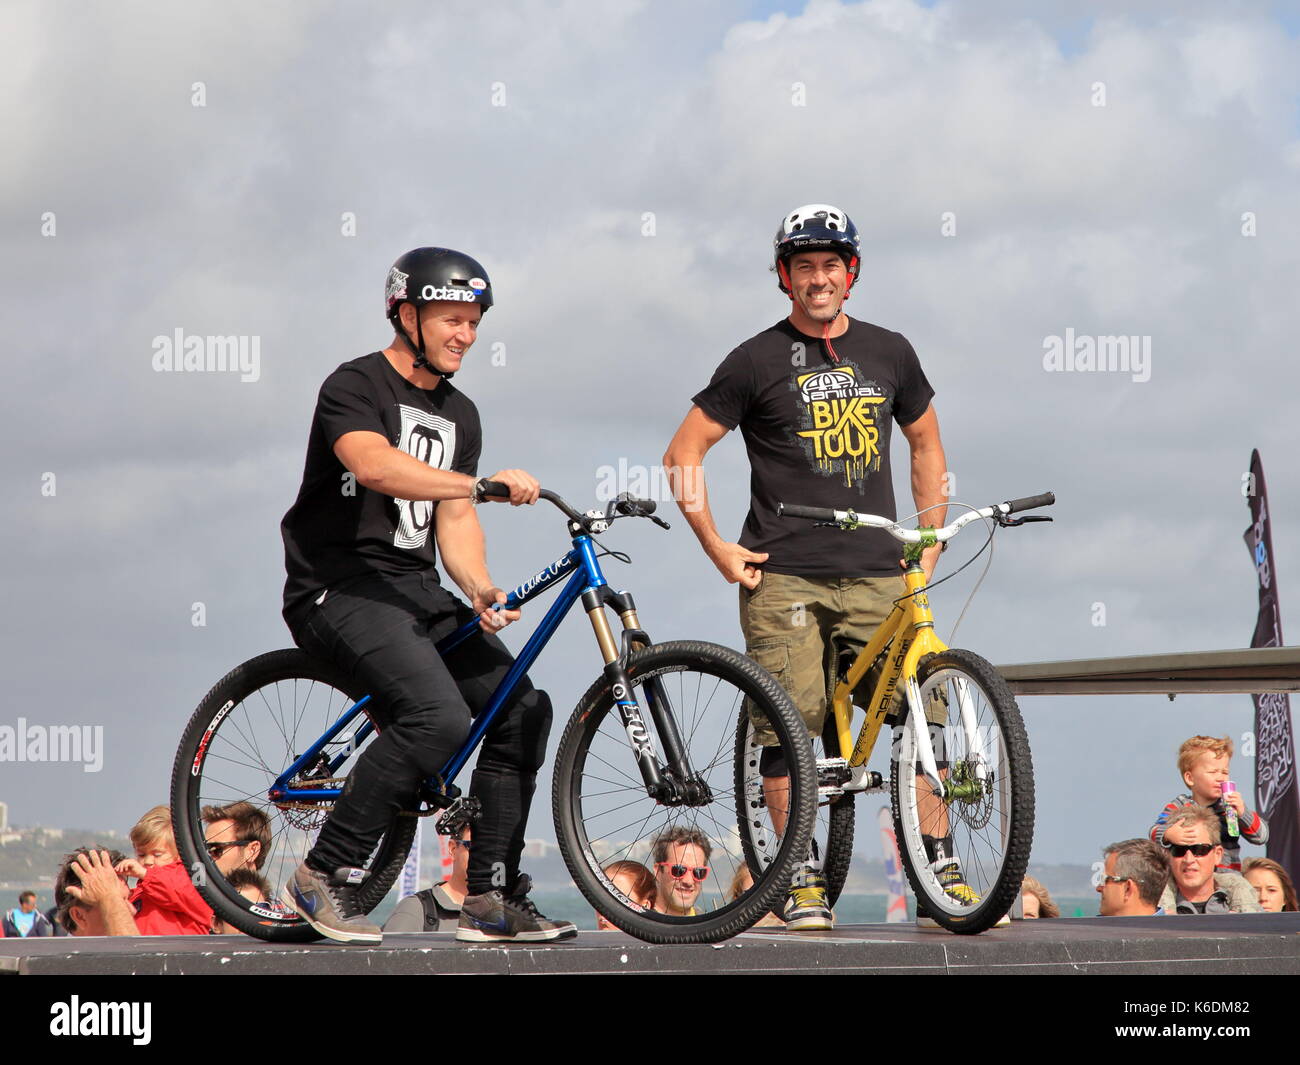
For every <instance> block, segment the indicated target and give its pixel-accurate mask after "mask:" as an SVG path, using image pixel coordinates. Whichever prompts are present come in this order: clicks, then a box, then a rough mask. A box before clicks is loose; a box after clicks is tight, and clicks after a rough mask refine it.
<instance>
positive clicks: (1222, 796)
mask: <svg viewBox="0 0 1300 1065" xmlns="http://www.w3.org/2000/svg"><path fill="white" fill-rule="evenodd" d="M1231 760H1232V740H1231V739H1230V738H1229V737H1227V736H1224V737H1222V738H1219V739H1216V738H1215V737H1213V736H1193V737H1192V738H1191V739H1189V740H1187V741H1186V742H1184V743H1183V745H1182V746H1181V747H1180V748H1179V749H1178V772H1179V773H1181V774H1182V777H1183V783H1185V784H1186V785H1187V787H1188V788H1189V789H1190V791H1189V792H1188V793H1187V794H1184V795H1179V796H1178V797H1177V798H1176V799H1174V800H1172V801H1171V802H1168V803H1166V804H1165V808H1164V809H1163V810H1161V811H1160V816H1159V817H1157V818H1156V823H1155V824H1154V825H1152V826H1151V838H1152V839H1153V840H1154V841H1155V842H1156V843H1164V842H1165V831H1166V829H1167V828H1168V825H1169V818H1170V817H1171V816H1172V815H1173V814H1174V813H1175V812H1176V811H1177V810H1179V809H1181V808H1182V807H1183V806H1187V805H1189V804H1195V805H1197V806H1204V807H1206V808H1207V809H1209V810H1212V811H1213V812H1214V814H1215V816H1216V817H1217V818H1218V821H1219V839H1220V841H1221V843H1220V846H1221V847H1222V857H1221V858H1220V859H1219V867H1218V869H1217V870H1216V872H1220V873H1240V872H1241V842H1240V840H1241V839H1245V840H1246V841H1247V842H1248V843H1260V844H1262V843H1267V842H1268V824H1267V823H1266V822H1265V820H1264V819H1263V818H1262V817H1260V816H1259V814H1258V813H1256V812H1255V811H1254V810H1248V809H1246V802H1245V800H1244V799H1242V797H1241V793H1240V792H1238V791H1225V790H1224V784H1225V783H1226V782H1227V781H1228V777H1229V770H1228V763H1229V762H1230V761H1231ZM1230 812H1231V814H1232V815H1234V816H1235V817H1236V821H1237V831H1236V833H1233V832H1232V831H1231V826H1230V824H1229V813H1230Z"/></svg>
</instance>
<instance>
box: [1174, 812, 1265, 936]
mask: <svg viewBox="0 0 1300 1065" xmlns="http://www.w3.org/2000/svg"><path fill="white" fill-rule="evenodd" d="M1164 828H1165V831H1164V837H1165V844H1164V846H1165V849H1166V850H1167V851H1168V852H1169V857H1170V860H1171V865H1172V868H1173V883H1171V884H1169V885H1168V886H1167V887H1166V888H1165V890H1164V894H1162V895H1161V896H1160V907H1161V909H1163V910H1165V912H1167V913H1259V912H1260V908H1259V901H1258V898H1257V896H1256V893H1255V891H1254V889H1252V888H1251V886H1250V884H1248V883H1247V882H1246V880H1245V878H1244V877H1242V876H1241V875H1240V874H1238V873H1216V872H1215V869H1216V868H1217V867H1218V865H1219V863H1220V861H1222V859H1223V848H1222V846H1220V844H1219V818H1218V815H1217V814H1215V813H1214V811H1212V810H1211V809H1210V808H1209V807H1207V806H1203V805H1201V804H1199V803H1189V804H1188V805H1186V806H1183V807H1181V808H1180V809H1179V810H1177V811H1176V812H1175V813H1173V814H1171V815H1170V817H1169V819H1168V820H1167V821H1166V822H1165V826H1164Z"/></svg>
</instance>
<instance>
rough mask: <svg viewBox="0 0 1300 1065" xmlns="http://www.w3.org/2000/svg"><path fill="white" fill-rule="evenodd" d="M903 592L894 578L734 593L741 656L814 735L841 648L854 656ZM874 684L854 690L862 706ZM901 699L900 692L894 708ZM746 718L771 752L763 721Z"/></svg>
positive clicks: (872, 680) (773, 581) (770, 582)
mask: <svg viewBox="0 0 1300 1065" xmlns="http://www.w3.org/2000/svg"><path fill="white" fill-rule="evenodd" d="M906 591H907V587H906V585H905V584H904V583H903V578H902V577H901V576H898V577H796V576H792V575H790V574H787V573H769V572H764V573H763V574H762V577H761V579H760V581H759V585H758V587H757V588H756V589H754V590H753V591H752V592H751V591H750V590H749V589H748V588H746V587H745V586H744V585H743V584H742V585H741V586H740V628H741V631H742V632H743V633H744V635H745V653H746V654H747V655H749V657H750V658H752V659H753V660H754V661H755V662H757V663H758V664H759V665H760V666H762V667H763V668H764V669H766V670H767V671H768V672H769V673H771V674H772V676H773V677H775V678H776V679H777V681H778V682H780V684H781V687H783V688H784V689H785V690H786V692H787V693H788V694H789V695H790V698H791V699H793V700H794V704H795V706H797V707H798V708H799V713H800V715H801V716H802V717H803V720H804V724H806V725H807V726H808V733H809V735H811V736H820V735H821V731H822V724H823V722H824V721H825V720H826V714H827V710H828V708H829V705H830V700H829V696H830V694H831V692H832V691H833V690H834V686H835V680H836V677H837V675H838V663H837V659H838V657H839V652H840V650H841V649H843V648H848V649H850V650H851V651H852V653H853V654H855V655H856V654H857V653H858V652H859V651H860V650H861V649H862V648H863V647H864V646H865V645H866V644H867V642H868V641H869V640H870V639H871V637H872V636H873V635H875V631H876V629H877V627H878V626H879V625H880V623H881V622H882V621H884V620H885V618H887V617H888V616H889V613H890V611H891V610H893V608H894V600H896V599H898V598H899V597H900V596H902V595H903V594H904V593H905V592H906ZM877 676H878V671H877V669H876V668H874V667H873V668H872V670H871V671H870V672H869V673H868V674H867V676H866V677H865V678H864V679H863V682H862V683H861V684H860V685H859V690H860V691H862V692H863V693H864V698H869V697H870V693H871V689H872V688H873V687H874V686H875V684H876V679H877ZM857 694H858V693H857V692H855V693H854V695H855V699H854V701H855V702H857V698H856V696H857ZM901 697H902V696H901V685H900V692H899V695H898V696H896V700H897V699H899V698H901ZM895 705H896V706H897V702H896V703H895ZM750 715H751V720H752V721H753V723H754V726H755V729H756V731H757V739H758V742H759V743H760V744H762V745H763V746H765V747H770V746H773V745H774V744H775V743H776V734H775V733H774V732H773V731H772V730H771V728H770V727H768V725H767V721H766V719H765V718H763V717H762V716H761V715H758V714H755V713H754V710H753V707H752V706H751V708H750ZM927 716H928V715H927Z"/></svg>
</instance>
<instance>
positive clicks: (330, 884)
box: [280, 862, 384, 943]
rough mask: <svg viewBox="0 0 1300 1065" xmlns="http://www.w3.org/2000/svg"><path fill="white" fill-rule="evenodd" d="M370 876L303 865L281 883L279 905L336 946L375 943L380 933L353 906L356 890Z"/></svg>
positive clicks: (359, 910)
mask: <svg viewBox="0 0 1300 1065" xmlns="http://www.w3.org/2000/svg"><path fill="white" fill-rule="evenodd" d="M369 875H370V874H369V873H367V872H366V871H365V870H364V869H347V868H344V869H336V870H334V873H333V874H332V875H330V874H326V873H321V872H318V871H317V870H315V869H313V868H311V866H309V865H308V864H307V863H306V862H303V864H302V865H300V866H298V871H297V872H295V873H294V874H293V876H291V877H289V879H288V880H287V881H286V882H285V885H284V890H283V891H281V892H280V901H281V902H283V903H284V904H285V905H286V906H288V907H289V909H291V910H293V912H294V913H296V914H297V915H298V916H299V917H301V918H302V919H303V920H304V921H306V922H307V923H308V924H309V925H311V926H312V927H313V928H314V929H316V931H317V932H319V933H320V934H321V935H323V936H327V937H328V938H330V939H333V940H337V941H338V942H339V943H379V942H382V940H383V938H384V935H383V931H382V930H381V929H380V927H379V926H378V925H377V924H373V923H372V922H371V921H370V920H369V919H368V918H367V917H366V915H365V914H364V913H362V912H361V909H360V907H359V906H358V905H357V888H358V887H359V886H360V885H361V884H362V883H363V882H364V881H365V879H366V877H367V876H369Z"/></svg>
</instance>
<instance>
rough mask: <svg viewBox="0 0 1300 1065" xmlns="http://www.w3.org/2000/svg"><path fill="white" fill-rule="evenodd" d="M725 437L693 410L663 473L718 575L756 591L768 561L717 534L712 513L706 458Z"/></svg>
mask: <svg viewBox="0 0 1300 1065" xmlns="http://www.w3.org/2000/svg"><path fill="white" fill-rule="evenodd" d="M726 435H727V427H726V426H725V425H722V424H721V423H719V422H715V421H714V420H713V419H712V418H710V417H709V416H708V415H707V414H705V413H704V411H702V410H700V408H699V407H697V406H692V407H691V409H690V413H688V414H687V415H686V417H685V418H684V419H683V420H682V424H681V425H680V426H679V427H678V429H677V433H676V434H675V435H674V436H673V438H672V441H671V442H670V443H669V444H668V450H667V452H665V453H664V460H663V461H664V469H665V470H666V471H667V474H668V479H669V483H670V484H671V485H672V488H673V498H674V499H675V500H677V506H678V507H680V508H681V512H682V515H683V516H684V517H685V518H686V522H687V524H688V525H690V527H691V529H692V530H694V532H695V536H696V538H697V539H698V540H699V541H700V546H701V547H703V548H704V553H705V554H706V555H708V556H709V559H710V560H711V561H712V562H713V564H714V565H715V566H717V567H718V571H719V572H720V573H721V574H722V575H723V576H724V577H726V578H727V581H728V582H729V583H731V584H735V583H736V582H739V583H741V584H743V585H744V586H745V587H746V588H757V587H758V582H759V578H760V574H759V571H758V568H757V566H758V564H760V563H763V562H766V561H767V555H766V553H761V552H754V551H750V550H748V549H747V548H744V547H741V546H740V544H733V543H728V542H727V541H726V540H724V539H723V538H722V537H721V536H720V535H719V534H718V527H717V525H716V524H715V523H714V521H713V512H712V511H711V510H710V509H709V490H708V486H707V485H706V484H705V481H704V456H705V455H706V454H708V452H709V449H710V448H711V447H713V445H714V444H716V443H717V442H718V441H719V440H721V439H722V438H723V437H724V436H726Z"/></svg>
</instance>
